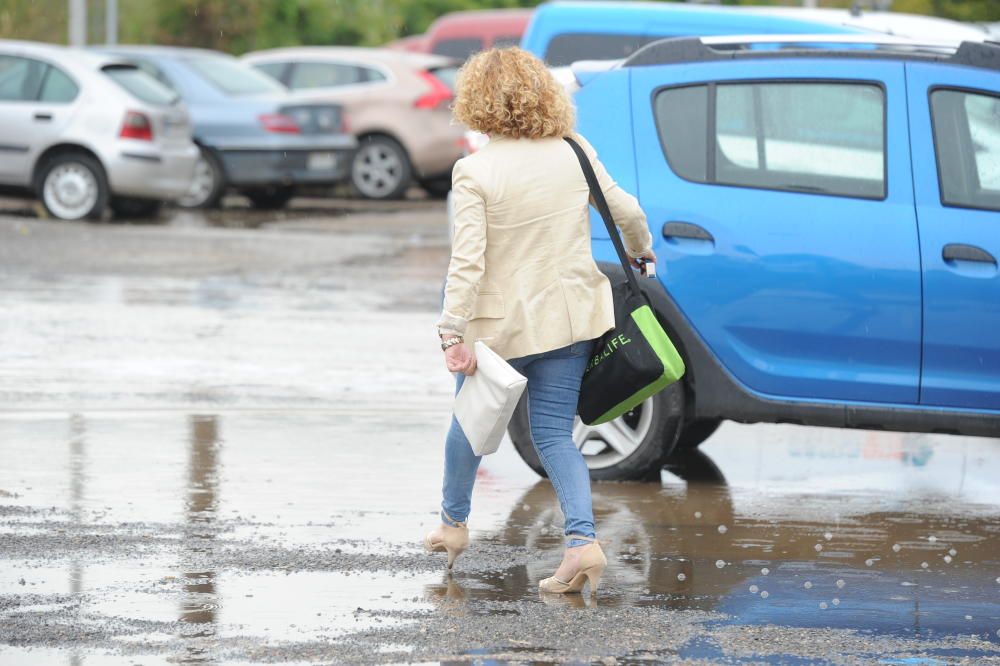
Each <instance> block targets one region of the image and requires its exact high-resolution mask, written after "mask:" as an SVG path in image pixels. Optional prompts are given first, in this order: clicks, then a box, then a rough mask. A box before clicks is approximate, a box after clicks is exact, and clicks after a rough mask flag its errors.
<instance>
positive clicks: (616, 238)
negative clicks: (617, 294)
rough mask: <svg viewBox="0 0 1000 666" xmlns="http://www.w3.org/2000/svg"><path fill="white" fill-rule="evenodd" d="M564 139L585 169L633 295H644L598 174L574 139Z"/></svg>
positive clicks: (584, 173)
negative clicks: (602, 189) (598, 180)
mask: <svg viewBox="0 0 1000 666" xmlns="http://www.w3.org/2000/svg"><path fill="white" fill-rule="evenodd" d="M563 139H565V141H566V143H568V144H569V145H570V148H572V149H573V152H574V153H576V158H577V159H578V160H580V168H581V169H583V175H584V177H585V178H586V179H587V185H588V186H589V187H590V196H591V197H592V198H593V199H594V206H595V207H596V208H597V212H598V213H600V214H601V219H602V220H604V226H606V227H607V228H608V236H609V237H610V238H611V243H612V244H613V245H614V246H615V251H616V252H617V253H618V261H620V262H621V264H622V269H623V270H624V271H625V277H626V278H627V279H628V283H629V286H630V287H631V288H632V290H633V293H635V294H640V293H642V292H641V291H640V289H639V282H638V281H637V280H636V279H635V272H634V271H633V270H632V267H631V265H630V264H629V258H628V254H627V253H626V252H625V245H624V244H623V243H622V239H621V236H620V235H619V233H618V227H616V226H615V221H614V218H612V217H611V209H610V208H609V207H608V200H607V199H605V198H604V192H602V191H601V185H600V183H598V182H597V174H596V173H594V167H593V166H591V164H590V158H588V157H587V154H586V153H585V152H583V148H582V147H581V146H580V144H578V143H577V142H576V141H574V140H573V139H572V138H570V137H568V136H567V137H563Z"/></svg>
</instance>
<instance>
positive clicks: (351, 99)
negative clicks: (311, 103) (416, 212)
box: [243, 46, 462, 199]
mask: <svg viewBox="0 0 1000 666" xmlns="http://www.w3.org/2000/svg"><path fill="white" fill-rule="evenodd" d="M243 61H244V62H245V63H247V64H249V65H251V66H253V67H255V68H256V69H258V70H260V71H261V72H264V73H265V74H267V75H269V76H271V77H273V78H274V79H276V80H277V81H280V82H281V83H282V84H284V85H286V86H287V87H288V88H290V89H291V90H292V91H293V92H294V93H296V94H298V95H299V96H300V97H301V98H302V99H322V100H324V101H327V102H334V103H336V104H338V105H341V106H343V107H344V109H346V110H347V114H348V116H349V117H350V119H351V131H352V132H354V134H355V136H357V138H358V143H359V149H358V152H357V153H356V154H355V156H354V160H353V162H352V164H351V183H352V184H353V186H354V189H355V190H356V191H357V192H358V193H359V194H361V195H362V196H364V197H367V198H369V199H393V198H397V197H400V196H402V195H403V194H404V193H405V192H406V190H407V189H408V188H409V187H410V185H411V183H412V182H413V181H416V182H417V183H419V184H420V185H421V186H422V187H424V188H425V189H427V190H428V191H429V192H430V193H431V194H434V195H444V194H445V193H447V192H448V190H449V189H451V168H452V166H454V164H455V162H456V161H457V160H458V158H459V157H461V152H462V149H461V145H460V140H461V138H462V128H461V127H460V126H457V125H453V124H452V120H451V111H450V110H449V108H448V106H449V104H450V102H451V99H452V87H453V86H454V82H455V74H456V72H457V70H458V64H459V63H457V62H456V61H455V60H452V59H451V58H444V57H442V56H433V55H421V54H416V53H402V52H399V51H390V50H388V49H363V48H346V47H333V46H329V47H324V46H315V47H303V48H291V49H276V50H272V51H260V52H257V53H250V54H248V55H246V56H244V57H243Z"/></svg>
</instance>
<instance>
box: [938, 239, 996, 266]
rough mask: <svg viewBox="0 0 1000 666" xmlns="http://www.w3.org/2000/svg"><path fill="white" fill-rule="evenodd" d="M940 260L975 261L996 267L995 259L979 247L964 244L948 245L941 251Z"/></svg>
mask: <svg viewBox="0 0 1000 666" xmlns="http://www.w3.org/2000/svg"><path fill="white" fill-rule="evenodd" d="M941 258H942V259H944V260H945V261H975V262H978V263H982V264H992V265H993V266H996V265H997V260H996V257H994V256H993V255H992V254H990V253H989V252H987V251H986V250H984V249H983V248H981V247H976V246H975V245H966V244H964V243H948V244H947V245H945V246H944V249H943V250H941Z"/></svg>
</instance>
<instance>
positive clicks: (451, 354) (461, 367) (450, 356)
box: [444, 342, 476, 377]
mask: <svg viewBox="0 0 1000 666" xmlns="http://www.w3.org/2000/svg"><path fill="white" fill-rule="evenodd" d="M444 362H445V365H447V366H448V372H461V373H462V374H463V375H465V376H466V377H471V376H472V375H473V374H475V372H476V355H475V354H473V353H472V350H471V349H469V348H468V347H467V346H466V344H465V343H464V342H460V343H458V344H457V345H453V346H451V347H448V348H447V349H446V350H444Z"/></svg>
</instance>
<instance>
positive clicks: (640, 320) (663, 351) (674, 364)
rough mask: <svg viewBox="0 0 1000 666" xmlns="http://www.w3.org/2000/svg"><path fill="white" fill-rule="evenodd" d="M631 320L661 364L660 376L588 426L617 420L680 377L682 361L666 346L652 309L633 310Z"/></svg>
mask: <svg viewBox="0 0 1000 666" xmlns="http://www.w3.org/2000/svg"><path fill="white" fill-rule="evenodd" d="M631 316H632V320H633V321H634V322H635V324H636V326H638V327H639V330H640V331H641V332H642V337H644V338H645V339H646V342H648V343H649V346H650V348H651V349H652V350H653V352H655V353H656V356H657V358H659V359H660V362H661V363H663V374H662V375H660V376H659V378H657V379H656V381H654V382H653V383H651V384H647V385H646V386H645V387H644V388H642V389H641V390H640V391H637V392H636V393H633V394H632V395H630V396H629V397H628V398H626V399H625V400H622V401H621V402H620V403H618V404H617V405H615V406H614V407H612V408H611V409H609V410H608V411H607V412H605V413H604V414H601V416H600V417H599V418H598V419H597V420H596V421H594V422H593V423H591V425H600V424H601V423H607V422H608V421H612V420H614V419H616V418H618V417H619V416H621V415H622V414H624V413H625V412H627V411H629V410H630V409H632V408H633V407H635V406H637V405H639V404H640V403H642V402H643V401H644V400H646V398H649V397H650V396H652V395H656V394H657V393H659V392H660V391H662V390H663V389H665V388H666V387H668V386H670V385H671V384H673V383H674V382H676V381H677V380H678V379H680V378H681V377H683V376H684V361H683V359H681V355H680V354H678V353H677V349H676V348H674V344H673V343H672V342H670V338H669V337H668V336H667V333H666V331H664V330H663V327H662V326H660V322H659V321H658V320H657V319H656V315H655V314H653V310H652V308H650V307H649V306H648V305H643V306H642V307H640V308H637V309H635V310H633V311H632V313H631Z"/></svg>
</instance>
